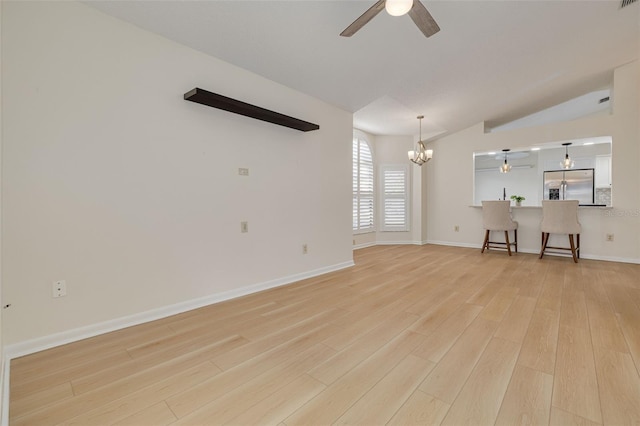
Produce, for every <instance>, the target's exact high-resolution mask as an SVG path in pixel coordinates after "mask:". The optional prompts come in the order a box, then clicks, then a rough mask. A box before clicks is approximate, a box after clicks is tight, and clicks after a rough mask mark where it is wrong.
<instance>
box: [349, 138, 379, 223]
mask: <svg viewBox="0 0 640 426" xmlns="http://www.w3.org/2000/svg"><path fill="white" fill-rule="evenodd" d="M373 205H374V203H373V156H372V154H371V148H370V147H369V143H368V142H367V141H366V139H364V137H361V136H358V135H354V137H353V232H354V233H364V232H373V230H374V229H373V211H374V208H373Z"/></svg>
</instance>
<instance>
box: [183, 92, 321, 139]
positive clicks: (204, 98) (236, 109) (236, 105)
mask: <svg viewBox="0 0 640 426" xmlns="http://www.w3.org/2000/svg"><path fill="white" fill-rule="evenodd" d="M184 99H185V100H187V101H191V102H196V103H198V104H202V105H207V106H210V107H213V108H218V109H223V110H225V111H229V112H233V113H236V114H240V115H244V116H247V117H251V118H255V119H257V120H262V121H267V122H269V123H273V124H278V125H280V126H285V127H289V128H291V129H296V130H300V131H302V132H308V131H311V130H318V129H319V128H320V126H318V125H317V124H313V123H309V122H308V121H304V120H300V119H297V118H294V117H290V116H288V115H284V114H280V113H279V112H275V111H271V110H268V109H265V108H261V107H259V106H255V105H251V104H248V103H246V102H242V101H239V100H237V99H232V98H228V97H226V96H222V95H219V94H217V93H212V92H208V91H206V90H203V89H199V88H197V87H196V88H195V89H192V90H189V91H188V92H187V93H185V94H184Z"/></svg>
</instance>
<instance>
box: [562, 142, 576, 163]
mask: <svg viewBox="0 0 640 426" xmlns="http://www.w3.org/2000/svg"><path fill="white" fill-rule="evenodd" d="M562 145H563V146H564V160H562V161H561V162H560V167H562V168H563V169H570V168H572V167H573V166H574V164H575V163H574V161H573V160H572V159H571V158H569V145H571V142H565V143H563V144H562Z"/></svg>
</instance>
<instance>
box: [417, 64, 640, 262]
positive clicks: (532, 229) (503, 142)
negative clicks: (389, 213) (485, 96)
mask: <svg viewBox="0 0 640 426" xmlns="http://www.w3.org/2000/svg"><path fill="white" fill-rule="evenodd" d="M639 68H640V67H639V65H638V62H634V63H631V64H628V65H625V66H622V67H620V68H618V69H616V70H615V72H614V84H613V94H612V102H613V114H612V115H602V114H600V115H594V116H589V117H585V118H582V119H579V120H575V121H571V122H564V123H556V124H550V125H546V126H539V127H531V128H522V129H517V130H510V131H504V132H498V133H485V132H484V125H483V123H479V124H477V125H475V126H472V127H470V128H468V129H466V130H463V131H460V132H458V133H455V134H453V135H450V136H447V137H444V138H441V139H439V140H436V141H434V142H432V143H430V144H429V148H432V149H434V151H435V152H436V154H434V159H433V160H432V161H431V162H430V164H429V167H428V168H427V169H426V172H427V176H426V194H427V200H426V201H427V208H426V217H427V240H428V242H430V243H436V244H452V245H460V246H469V247H480V245H481V243H482V236H483V235H482V222H481V210H480V209H479V208H473V207H470V205H471V204H473V152H474V151H488V150H500V149H503V148H518V147H526V146H530V145H533V144H539V143H546V142H553V141H562V140H570V139H573V138H583V137H591V136H607V135H611V136H612V137H613V154H612V164H613V192H612V193H613V204H614V208H613V209H610V210H603V209H592V208H583V209H581V210H580V214H579V218H580V221H581V223H582V225H583V233H582V254H583V256H584V257H592V258H598V259H605V260H619V261H626V262H640V246H639V242H638V241H639V240H640V239H639V238H638V236H639V235H640V192H639V191H638V182H639V181H640V168H639V167H638V164H640V150H639V146H640V136H639V135H640V131H639V129H638V117H639V116H640V108H639V103H640V102H639V100H638V98H639V88H638V82H639V81H640V71H639ZM540 213H541V212H540V209H521V210H517V211H515V212H514V217H515V219H516V220H518V221H519V223H520V228H519V231H518V239H519V246H520V247H521V248H522V249H523V251H530V252H537V251H538V250H539V242H540V234H539V232H540V231H539V222H540ZM455 225H459V226H460V232H455V231H454V226H455ZM608 233H613V234H614V235H615V240H614V241H613V242H606V241H605V235H606V234H608Z"/></svg>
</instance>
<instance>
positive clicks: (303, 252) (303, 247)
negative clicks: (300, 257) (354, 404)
mask: <svg viewBox="0 0 640 426" xmlns="http://www.w3.org/2000/svg"><path fill="white" fill-rule="evenodd" d="M302 254H307V245H306V244H303V245H302Z"/></svg>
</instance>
